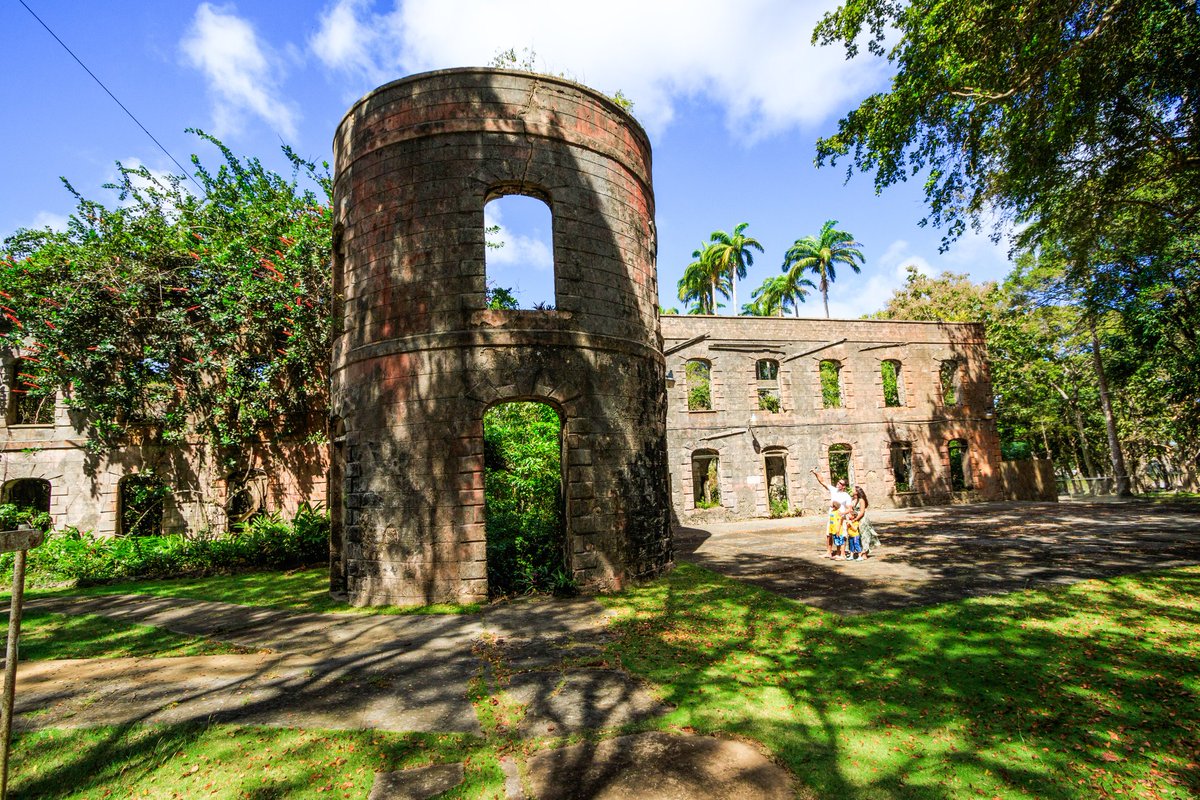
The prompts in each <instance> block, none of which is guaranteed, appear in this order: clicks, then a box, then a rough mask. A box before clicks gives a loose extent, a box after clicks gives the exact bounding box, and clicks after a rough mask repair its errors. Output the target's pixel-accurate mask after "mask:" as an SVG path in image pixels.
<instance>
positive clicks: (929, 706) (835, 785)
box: [602, 565, 1200, 800]
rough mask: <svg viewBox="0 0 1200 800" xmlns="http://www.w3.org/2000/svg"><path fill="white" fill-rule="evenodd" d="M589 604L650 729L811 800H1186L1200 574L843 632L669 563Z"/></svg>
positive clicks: (965, 604)
mask: <svg viewBox="0 0 1200 800" xmlns="http://www.w3.org/2000/svg"><path fill="white" fill-rule="evenodd" d="M602 602H604V603H605V604H606V605H608V606H610V607H612V608H614V609H617V610H619V611H620V612H622V615H621V617H620V619H619V620H618V621H617V622H616V623H615V625H616V629H617V631H618V632H619V633H620V639H619V641H618V643H617V644H616V646H615V647H616V651H617V653H618V654H619V656H620V658H621V660H622V662H623V663H624V665H625V666H626V667H627V668H628V669H630V670H631V671H633V672H635V673H637V674H639V675H642V676H645V677H646V678H647V679H649V680H650V681H652V682H653V683H654V684H656V685H657V686H659V687H660V689H661V692H662V696H663V698H664V699H665V700H667V701H668V702H670V703H672V704H674V705H675V706H676V707H677V708H676V710H675V711H673V712H672V713H671V715H670V716H669V717H668V719H667V720H666V724H669V725H674V726H678V727H681V728H685V729H694V730H697V731H700V732H703V733H722V734H735V735H738V736H747V737H750V738H752V739H756V740H758V741H760V742H762V743H763V744H765V745H766V746H767V747H768V748H769V749H770V750H771V751H772V752H773V753H774V754H775V755H776V757H778V758H779V759H780V760H781V761H782V762H783V763H785V764H786V765H787V766H788V767H790V768H791V769H792V770H793V771H794V772H795V773H796V775H797V776H798V777H799V779H800V781H801V782H802V783H803V784H804V785H805V786H807V787H808V789H809V790H811V796H813V797H837V798H937V799H939V800H940V799H941V798H947V799H948V798H957V797H973V796H979V797H989V798H991V797H1002V798H1035V797H1036V798H1097V797H1148V798H1153V797H1163V798H1185V797H1192V796H1194V795H1195V794H1200V766H1198V765H1197V763H1196V762H1197V760H1200V731H1198V729H1197V726H1198V725H1200V701H1198V700H1197V698H1198V696H1200V669H1198V668H1197V664H1200V568H1188V569H1180V570H1172V571H1168V572H1163V573H1157V574H1143V575H1138V576H1132V577H1124V578H1117V579H1113V580H1109V581H1088V582H1086V583H1081V584H1078V585H1076V586H1073V587H1070V588H1066V589H1061V590H1049V591H1029V592H1018V593H1014V594H1009V595H1004V596H1000V597H991V598H984V599H971V600H965V601H961V602H956V603H948V604H945V605H940V606H934V607H930V608H924V609H917V610H909V611H899V612H887V613H879V614H872V615H867V616H861V617H852V618H842V617H837V616H834V615H832V614H828V613H825V612H822V611H819V610H816V609H812V608H808V607H806V606H802V605H799V604H797V603H794V602H791V601H788V600H785V599H783V598H780V597H778V596H776V595H772V594H770V593H768V592H764V591H761V590H758V589H754V588H751V587H748V586H746V585H744V584H739V583H736V582H734V581H730V580H727V579H725V578H722V577H720V576H718V575H715V574H713V573H711V572H707V571H705V570H703V569H700V568H697V567H693V566H688V565H683V566H680V567H679V568H678V569H676V570H675V571H674V572H673V573H672V574H671V575H670V576H668V577H667V578H665V579H662V580H659V581H656V582H654V583H652V584H649V585H647V586H645V587H641V588H637V589H633V590H631V591H628V592H626V593H624V594H622V595H619V596H616V597H612V598H606V599H604V600H603V601H602Z"/></svg>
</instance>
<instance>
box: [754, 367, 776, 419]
mask: <svg viewBox="0 0 1200 800" xmlns="http://www.w3.org/2000/svg"><path fill="white" fill-rule="evenodd" d="M754 377H755V380H756V382H757V384H758V386H757V389H758V410H759V411H765V412H767V413H768V414H778V413H779V412H780V411H782V410H783V402H782V399H781V397H780V394H779V362H778V361H775V360H774V359H770V358H761V359H759V360H758V361H757V362H756V363H755V365H754Z"/></svg>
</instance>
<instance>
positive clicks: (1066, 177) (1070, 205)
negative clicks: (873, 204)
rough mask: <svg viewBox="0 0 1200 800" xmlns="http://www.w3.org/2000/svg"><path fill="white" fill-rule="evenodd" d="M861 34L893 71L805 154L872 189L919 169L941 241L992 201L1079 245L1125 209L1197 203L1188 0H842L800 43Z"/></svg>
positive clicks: (1177, 213)
mask: <svg viewBox="0 0 1200 800" xmlns="http://www.w3.org/2000/svg"><path fill="white" fill-rule="evenodd" d="M864 32H868V33H867V47H868V49H869V50H870V51H871V52H872V53H874V54H875V55H877V56H879V57H881V58H886V59H887V60H888V62H889V63H891V64H893V65H894V66H895V68H896V74H895V76H894V78H893V79H892V85H891V89H890V90H889V91H886V92H880V93H877V94H873V95H871V96H870V97H868V98H866V99H865V100H864V101H863V102H862V103H861V104H860V105H859V106H858V108H856V109H854V110H853V111H851V112H850V113H849V114H848V115H847V116H846V117H844V118H843V119H842V120H841V122H840V123H839V125H838V131H837V133H836V134H834V135H833V136H830V137H828V138H825V139H821V140H820V141H819V142H818V143H817V162H818V164H822V163H826V162H828V163H830V164H834V163H836V162H837V161H838V160H839V159H841V158H843V157H848V158H850V159H851V161H852V165H853V167H856V168H858V169H859V170H862V171H864V172H873V173H874V175H875V184H876V187H877V188H878V189H882V188H884V187H886V186H890V185H892V184H894V183H897V182H899V181H903V180H906V179H907V178H908V177H909V175H911V174H915V173H917V172H921V171H923V172H925V173H926V176H927V177H926V181H925V193H926V199H927V201H928V203H929V208H930V216H929V218H928V219H929V221H931V222H933V223H934V224H935V225H938V226H939V227H940V226H943V225H945V226H946V227H947V228H948V234H947V235H948V237H954V236H957V235H958V234H960V233H962V231H963V230H965V228H966V225H967V224H971V223H973V224H976V225H977V224H979V222H980V219H981V215H983V214H984V213H985V212H988V211H994V212H998V213H999V214H1000V215H1001V216H1002V217H1005V218H1017V219H1023V220H1027V221H1030V222H1035V223H1040V222H1049V221H1051V220H1056V222H1055V224H1056V225H1058V226H1059V228H1060V231H1063V232H1069V238H1070V239H1071V240H1073V241H1074V242H1075V243H1076V244H1080V243H1082V244H1090V242H1091V239H1092V238H1093V234H1094V232H1095V231H1098V230H1104V229H1105V228H1107V227H1108V225H1107V223H1108V221H1109V220H1110V219H1111V217H1112V215H1113V214H1114V212H1116V211H1117V210H1119V209H1122V208H1139V209H1146V208H1149V209H1153V211H1154V213H1155V214H1157V215H1159V216H1161V217H1162V218H1168V217H1169V218H1172V219H1175V220H1189V219H1194V218H1195V216H1196V212H1197V210H1198V209H1200V113H1198V111H1200V94H1198V93H1197V92H1196V87H1197V86H1200V15H1197V14H1196V5H1195V3H1194V2H1191V0H1100V1H1099V2H1096V0H1057V2H1051V3H1030V4H1022V5H1018V6H1013V4H1011V3H1005V2H999V1H998V0H975V2H971V3H958V4H946V3H940V2H936V0H911V1H910V2H893V0H846V2H845V3H844V4H843V5H842V6H841V7H840V8H838V9H837V10H836V11H833V12H831V13H829V14H827V15H825V17H824V18H823V19H822V20H821V21H820V23H819V24H818V26H817V28H816V30H815V32H814V34H813V40H814V42H820V43H822V44H829V43H834V42H841V43H843V44H844V45H845V48H846V53H847V56H848V57H852V56H854V55H856V54H857V53H858V49H859V44H858V43H859V39H860V37H861V36H862V34H863V33H864ZM1072 249H1073V250H1078V249H1080V248H1078V247H1073V248H1072ZM1084 249H1087V248H1084Z"/></svg>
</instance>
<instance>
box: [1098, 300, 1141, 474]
mask: <svg viewBox="0 0 1200 800" xmlns="http://www.w3.org/2000/svg"><path fill="white" fill-rule="evenodd" d="M1088 330H1089V331H1090V332H1091V334H1092V364H1094V365H1095V367H1096V385H1097V387H1098V388H1099V389H1100V408H1101V409H1102V410H1103V411H1104V428H1105V430H1106V431H1107V432H1108V449H1109V452H1110V453H1111V455H1112V468H1113V478H1114V479H1115V480H1116V483H1117V496H1118V497H1131V496H1132V495H1133V492H1132V491H1131V490H1130V488H1129V473H1128V472H1126V471H1125V455H1124V454H1123V453H1122V452H1121V440H1120V439H1118V438H1117V418H1116V417H1115V416H1114V415H1113V410H1112V400H1111V399H1110V398H1109V396H1108V379H1107V378H1105V377H1104V362H1103V361H1101V359H1100V337H1099V336H1097V335H1096V320H1095V319H1093V318H1090V317H1089V318H1088Z"/></svg>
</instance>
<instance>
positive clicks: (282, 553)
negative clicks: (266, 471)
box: [0, 506, 329, 586]
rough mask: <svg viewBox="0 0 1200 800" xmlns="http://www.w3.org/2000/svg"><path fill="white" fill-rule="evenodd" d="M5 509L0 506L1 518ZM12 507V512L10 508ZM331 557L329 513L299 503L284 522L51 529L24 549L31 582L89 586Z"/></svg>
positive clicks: (7, 570) (0, 564)
mask: <svg viewBox="0 0 1200 800" xmlns="http://www.w3.org/2000/svg"><path fill="white" fill-rule="evenodd" d="M6 508H7V509H11V507H6V506H0V517H3V516H4V515H6V514H9V513H10V512H9V511H7V510H6ZM14 513H16V512H14ZM328 558H329V516H328V515H327V514H325V513H322V512H318V511H316V510H314V509H313V508H311V507H308V506H304V507H302V508H301V509H300V511H299V512H297V514H296V516H295V518H294V519H293V520H292V521H291V522H288V521H287V520H284V519H282V518H281V517H280V516H279V515H278V514H271V515H267V516H262V517H257V518H255V519H253V520H251V521H250V522H248V523H246V524H245V525H244V526H242V527H241V528H240V529H236V530H235V531H233V532H232V533H230V534H227V535H223V536H218V537H198V538H189V537H185V536H182V535H179V534H170V535H166V536H111V537H101V536H95V535H94V534H92V533H90V532H86V531H79V530H76V529H75V528H65V529H63V530H55V531H50V533H49V535H48V536H47V537H46V541H45V542H44V543H43V544H42V545H41V546H40V547H36V548H34V549H33V550H30V551H29V562H28V564H29V567H28V568H29V572H28V576H29V581H30V582H31V583H32V584H34V585H51V584H58V583H73V584H75V585H78V586H87V585H90V584H96V583H105V582H109V581H118V580H128V579H131V578H174V577H182V576H200V575H214V574H218V573H225V572H230V571H233V570H240V569H291V568H294V567H301V566H306V565H312V564H319V563H322V562H324V561H326V560H328ZM12 563H13V556H12V554H11V553H6V554H4V555H2V556H0V580H8V581H11V576H12Z"/></svg>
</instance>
